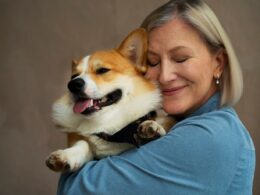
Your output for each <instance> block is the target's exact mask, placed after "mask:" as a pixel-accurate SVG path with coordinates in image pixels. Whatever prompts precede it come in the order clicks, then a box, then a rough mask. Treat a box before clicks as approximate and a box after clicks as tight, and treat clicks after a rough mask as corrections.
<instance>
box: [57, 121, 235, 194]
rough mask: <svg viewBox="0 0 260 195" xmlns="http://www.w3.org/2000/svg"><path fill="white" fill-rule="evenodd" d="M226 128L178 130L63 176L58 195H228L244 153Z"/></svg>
mask: <svg viewBox="0 0 260 195" xmlns="http://www.w3.org/2000/svg"><path fill="white" fill-rule="evenodd" d="M224 127H225V124H224V123H212V124H211V121H207V120H206V121H205V122H204V123H203V121H200V122H196V120H195V122H188V123H182V124H180V125H177V126H176V127H175V128H173V129H172V130H171V131H170V132H169V133H168V134H167V135H166V136H164V137H162V138H160V139H158V140H155V141H153V142H150V143H148V144H146V145H144V146H142V147H140V148H137V149H133V150H130V151H127V152H125V153H123V154H121V155H118V156H110V157H107V158H104V159H102V160H99V161H91V162H89V163H87V164H86V165H84V166H83V167H82V169H81V170H79V171H77V172H74V173H64V174H63V175H62V176H61V178H60V181H59V186H58V195H65V194H66V195H83V194H98V195H102V194H113V195H116V194H120V195H121V194H129V195H130V194H133V195H137V194H149V195H150V194H178V195H182V194H183V195H187V194H192V195H196V194H199V195H203V194H212V192H214V193H213V194H225V192H226V191H227V189H228V185H230V183H231V180H232V178H233V177H234V173H235V170H236V165H237V161H238V153H240V151H239V150H240V148H239V147H237V146H238V145H239V143H238V141H237V140H238V139H236V137H231V136H229V134H228V133H226V134H223V131H224V129H225V128H224ZM232 136H233V135H232Z"/></svg>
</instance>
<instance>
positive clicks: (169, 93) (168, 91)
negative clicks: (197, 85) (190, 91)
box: [162, 85, 186, 96]
mask: <svg viewBox="0 0 260 195" xmlns="http://www.w3.org/2000/svg"><path fill="white" fill-rule="evenodd" d="M185 87H186V85H184V86H179V87H174V88H169V89H163V90H162V94H163V95H165V96H173V95H176V94H178V93H180V92H181V91H182V90H183V89H184V88H185Z"/></svg>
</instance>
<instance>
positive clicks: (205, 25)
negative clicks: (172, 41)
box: [141, 0, 243, 106]
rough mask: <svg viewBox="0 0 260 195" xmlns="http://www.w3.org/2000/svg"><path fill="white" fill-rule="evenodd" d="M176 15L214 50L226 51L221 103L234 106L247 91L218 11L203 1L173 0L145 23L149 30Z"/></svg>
mask: <svg viewBox="0 0 260 195" xmlns="http://www.w3.org/2000/svg"><path fill="white" fill-rule="evenodd" d="M173 18H179V19H182V20H183V21H185V22H186V23H188V24H190V25H191V26H193V27H194V28H195V29H196V30H197V31H198V32H199V33H200V35H201V37H202V38H203V40H204V41H205V43H206V45H207V46H208V48H209V49H210V51H212V52H216V51H218V50H219V49H221V48H223V49H224V50H225V54H226V55H227V64H225V66H224V70H223V73H222V75H221V78H220V79H221V80H220V93H221V105H220V106H229V105H234V104H235V103H236V102H238V100H239V99H240V97H241V95H242V92H243V77H242V72H241V68H240V65H239V62H238V59H237V57H236V54H235V52H234V49H233V47H232V44H231V42H230V40H229V38H228V36H227V34H226V32H225V30H224V29H223V27H222V25H221V24H220V22H219V20H218V18H217V17H216V15H215V14H214V12H213V11H212V10H211V9H210V8H209V7H208V5H207V4H206V3H204V2H203V1H202V0H171V1H169V2H168V3H166V4H164V5H162V6H161V7H159V8H158V9H156V10H154V11H153V12H152V13H151V14H150V15H148V16H147V18H146V19H145V20H144V21H143V23H142V25H141V26H142V27H143V28H145V29H146V30H147V31H148V32H149V31H151V30H152V29H154V28H157V27H160V26H162V25H163V24H165V23H167V22H169V21H170V20H172V19H173Z"/></svg>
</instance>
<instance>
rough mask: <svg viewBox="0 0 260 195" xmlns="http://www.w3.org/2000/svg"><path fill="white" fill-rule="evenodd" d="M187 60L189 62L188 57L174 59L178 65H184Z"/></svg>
mask: <svg viewBox="0 0 260 195" xmlns="http://www.w3.org/2000/svg"><path fill="white" fill-rule="evenodd" d="M186 60H188V58H187V57H185V58H178V59H174V61H175V62H177V63H183V62H185V61H186Z"/></svg>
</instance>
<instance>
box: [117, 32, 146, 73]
mask: <svg viewBox="0 0 260 195" xmlns="http://www.w3.org/2000/svg"><path fill="white" fill-rule="evenodd" d="M147 42H148V39H147V32H146V30H145V29H144V28H138V29H136V30H134V31H133V32H131V33H130V34H129V35H128V36H127V37H126V38H125V39H124V40H123V42H122V43H121V44H120V46H119V47H118V49H117V51H118V52H119V53H120V54H122V55H123V56H124V57H126V58H128V59H129V60H130V61H131V62H133V64H134V65H135V66H136V69H137V70H138V71H140V72H141V73H143V74H144V73H145V72H146V70H147V65H146V54H147V45H148V44H147Z"/></svg>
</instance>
